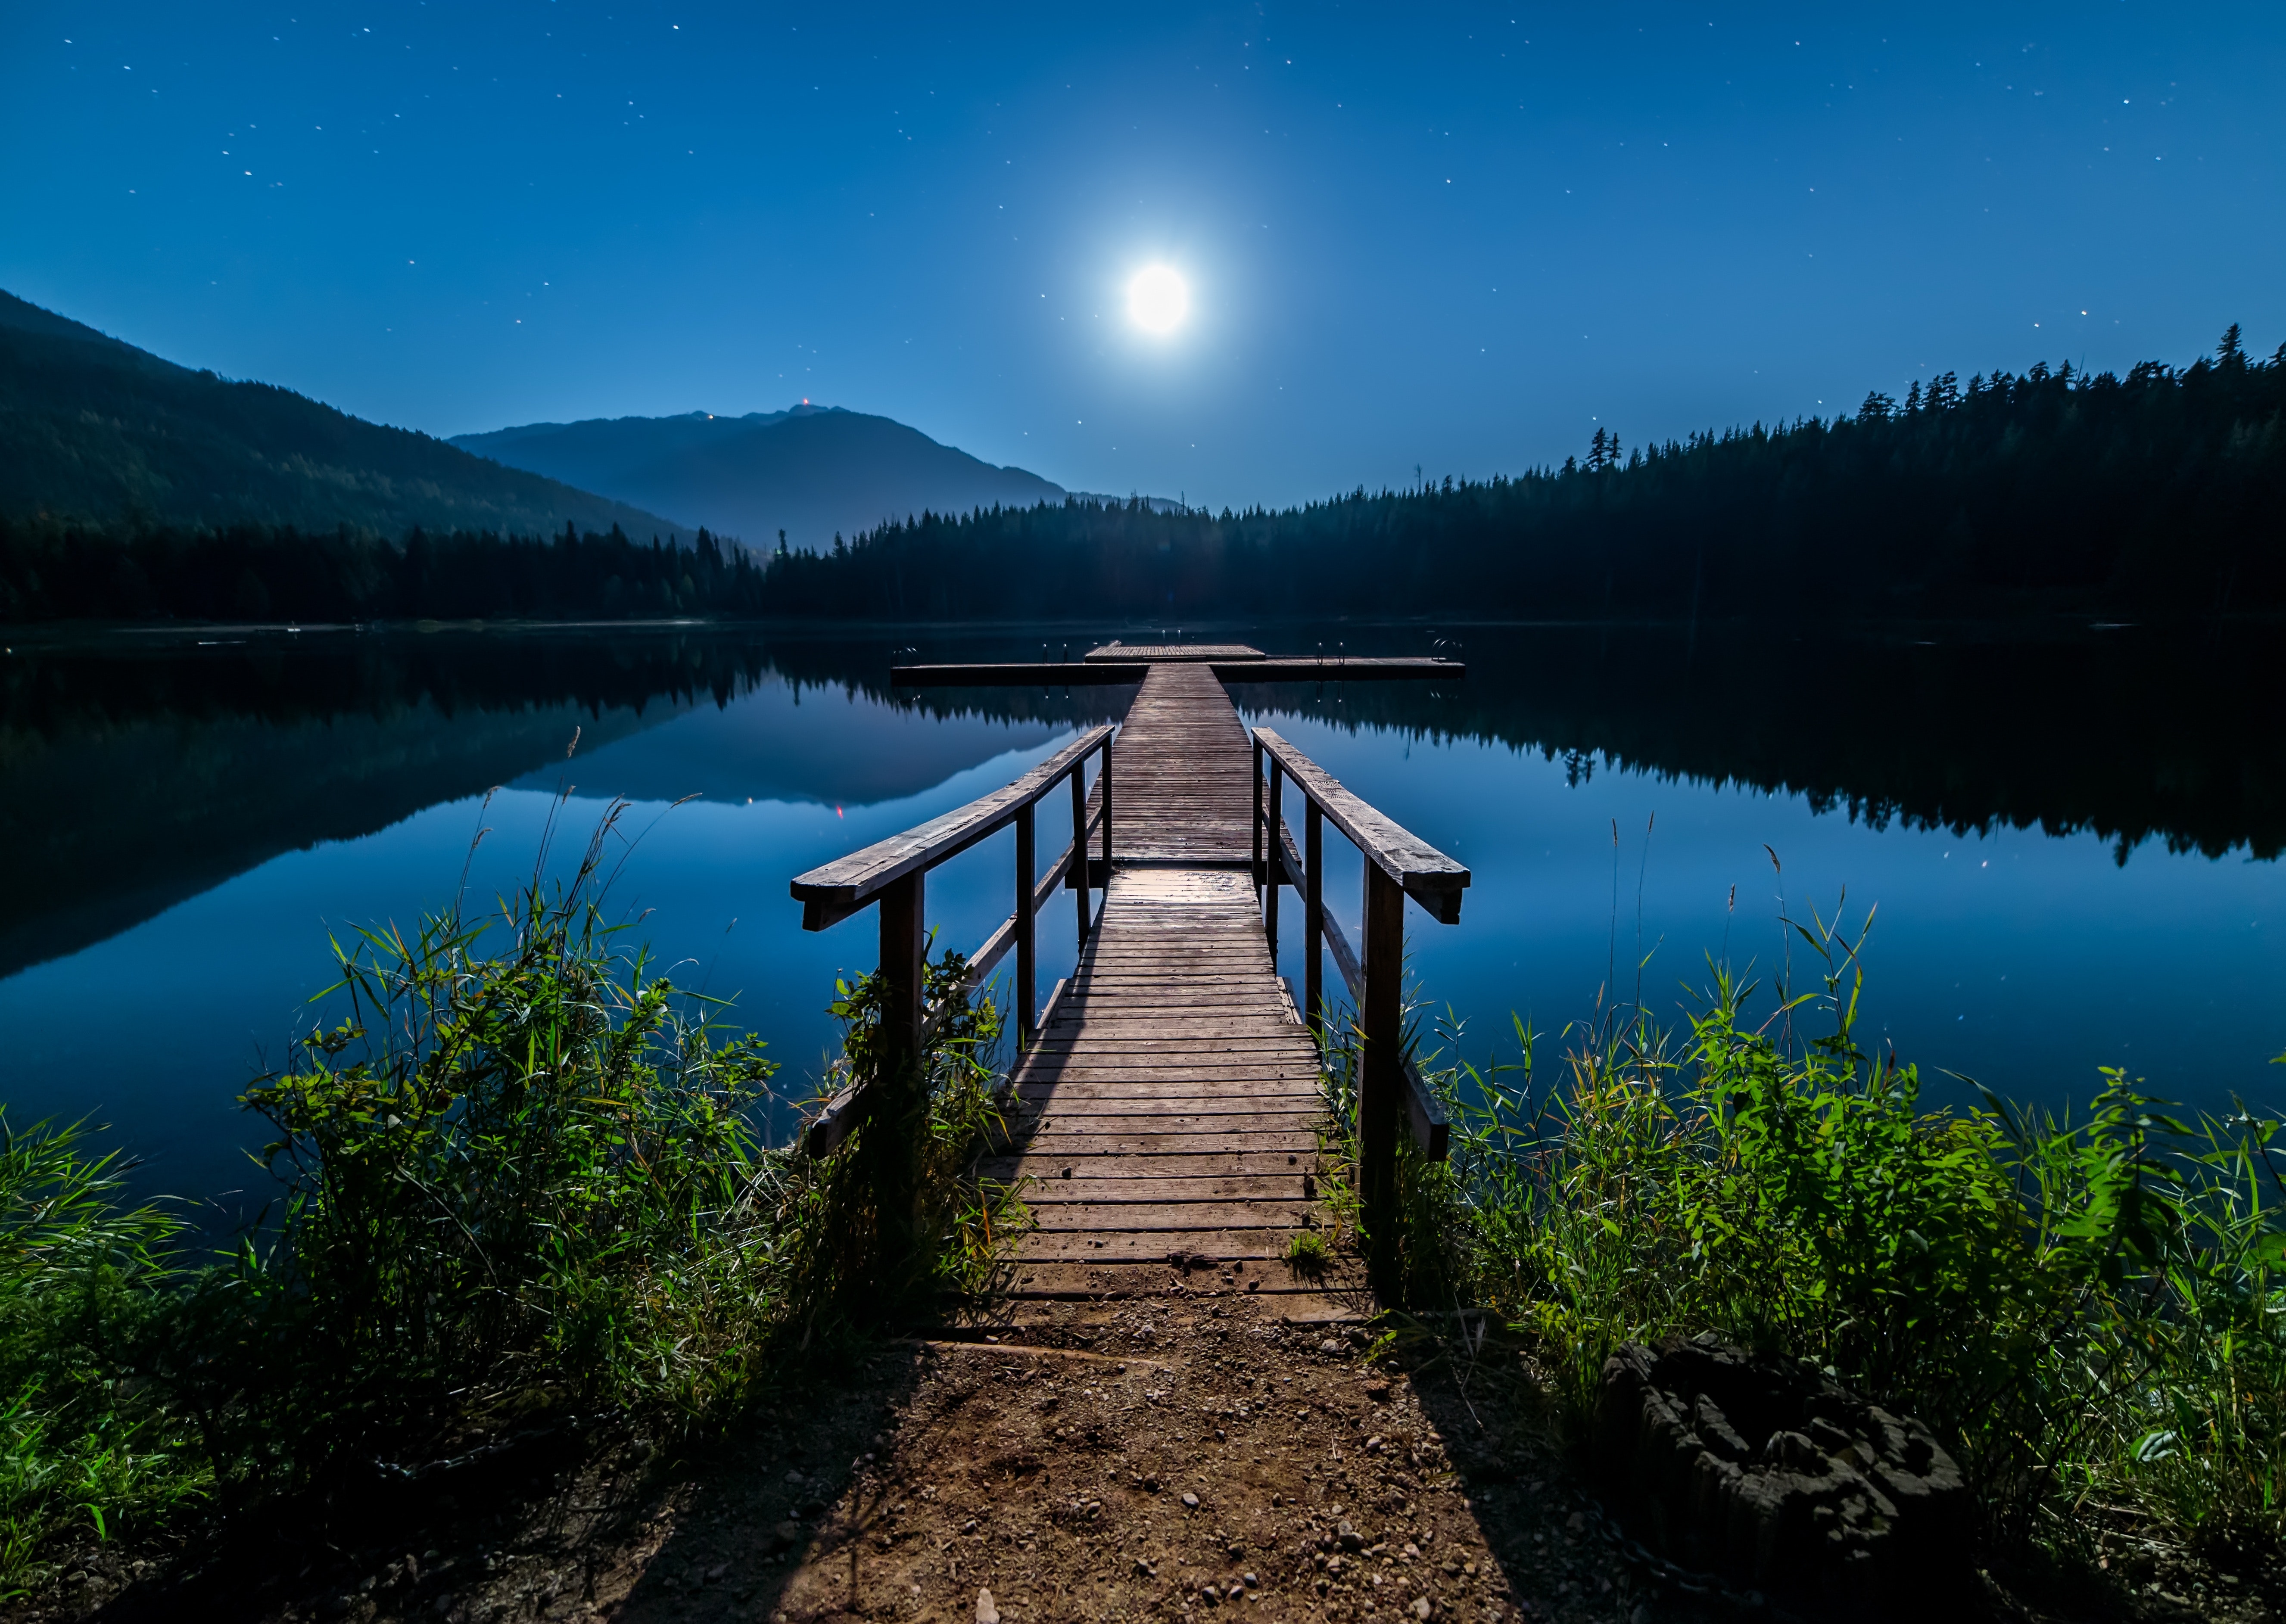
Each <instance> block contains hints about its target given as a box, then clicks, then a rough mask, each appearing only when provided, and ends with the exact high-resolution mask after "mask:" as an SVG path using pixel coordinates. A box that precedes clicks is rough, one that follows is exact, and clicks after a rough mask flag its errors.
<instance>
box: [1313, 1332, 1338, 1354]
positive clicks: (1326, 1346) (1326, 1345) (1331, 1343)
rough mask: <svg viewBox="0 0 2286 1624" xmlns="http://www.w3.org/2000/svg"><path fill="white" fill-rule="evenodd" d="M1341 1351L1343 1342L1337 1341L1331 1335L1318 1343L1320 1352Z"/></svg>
mask: <svg viewBox="0 0 2286 1624" xmlns="http://www.w3.org/2000/svg"><path fill="white" fill-rule="evenodd" d="M1341 1351H1342V1344H1340V1343H1338V1342H1336V1341H1335V1340H1334V1339H1333V1338H1332V1337H1331V1336H1328V1337H1327V1338H1326V1339H1325V1340H1324V1341H1323V1342H1321V1343H1320V1344H1318V1352H1320V1353H1338V1352H1341Z"/></svg>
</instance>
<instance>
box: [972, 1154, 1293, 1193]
mask: <svg viewBox="0 0 2286 1624" xmlns="http://www.w3.org/2000/svg"><path fill="white" fill-rule="evenodd" d="M1312 1162H1313V1158H1312V1155H1311V1154H1310V1153H1309V1152H1307V1151H1304V1152H1299V1153H1297V1152H1294V1151H1279V1150H1263V1149H1243V1150H1233V1151H1224V1152H1220V1153H1193V1152H1184V1151H1177V1152H1173V1153H1171V1154H1169V1155H1155V1156H1137V1155H1076V1156H1074V1155H1068V1156H1051V1155H1024V1156H992V1157H988V1158H987V1159H986V1160H985V1161H984V1162H983V1163H982V1164H981V1168H980V1171H981V1174H982V1176H983V1177H985V1178H987V1179H997V1180H998V1181H999V1182H1000V1183H1002V1184H1013V1183H1014V1182H1015V1181H1016V1180H1018V1179H1043V1180H1049V1181H1061V1180H1062V1179H1063V1177H1064V1171H1065V1170H1066V1169H1069V1170H1071V1178H1072V1180H1073V1181H1074V1182H1076V1181H1078V1180H1080V1179H1089V1180H1092V1181H1094V1182H1096V1183H1099V1184H1134V1185H1137V1186H1144V1187H1154V1188H1155V1187H1156V1186H1158V1185H1159V1184H1160V1183H1161V1182H1162V1181H1163V1180H1167V1179H1257V1178H1260V1179H1277V1178H1297V1179H1298V1178H1300V1177H1301V1176H1302V1174H1303V1173H1304V1172H1305V1171H1310V1169H1311V1167H1312Z"/></svg>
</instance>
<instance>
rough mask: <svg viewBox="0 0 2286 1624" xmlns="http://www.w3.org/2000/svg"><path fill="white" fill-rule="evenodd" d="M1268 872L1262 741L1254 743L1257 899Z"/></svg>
mask: <svg viewBox="0 0 2286 1624" xmlns="http://www.w3.org/2000/svg"><path fill="white" fill-rule="evenodd" d="M1268 872H1269V871H1268V870H1266V869H1265V868H1264V867H1263V866H1262V741H1261V740H1260V739H1258V738H1257V739H1256V740H1255V741H1254V890H1255V894H1256V896H1257V898H1259V896H1260V895H1261V892H1262V882H1263V880H1264V879H1265V877H1266V876H1267V875H1268Z"/></svg>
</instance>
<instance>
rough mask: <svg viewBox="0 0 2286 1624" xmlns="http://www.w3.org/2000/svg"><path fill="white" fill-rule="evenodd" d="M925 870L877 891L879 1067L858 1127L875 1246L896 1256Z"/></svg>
mask: <svg viewBox="0 0 2286 1624" xmlns="http://www.w3.org/2000/svg"><path fill="white" fill-rule="evenodd" d="M925 893H926V871H918V870H917V871H914V872H913V873H910V874H908V875H906V876H905V877H904V878H903V879H897V880H892V881H891V882H890V883H889V884H888V885H887V886H886V887H883V888H882V890H881V893H880V903H879V907H880V912H881V973H880V974H881V1070H880V1075H879V1076H878V1077H876V1078H875V1079H874V1084H873V1087H874V1089H875V1090H876V1091H877V1097H876V1099H875V1100H874V1103H873V1108H872V1110H871V1114H870V1116H869V1118H868V1121H867V1123H866V1128H865V1140H864V1143H865V1153H866V1159H867V1160H868V1161H869V1162H870V1163H871V1171H872V1182H873V1200H874V1207H875V1210H877V1211H878V1212H879V1214H880V1223H881V1250H882V1251H883V1253H884V1254H885V1256H886V1257H888V1258H890V1259H894V1260H896V1261H898V1262H902V1261H903V1259H905V1258H906V1257H910V1255H911V1253H912V1250H913V1246H914V1243H915V1240H916V1238H917V1237H916V1234H915V1225H916V1222H917V1220H918V1209H917V1202H918V1199H919V1194H920V1147H921V1141H922V1139H924V1138H925V1137H926V1128H927V1123H926V1116H927V1112H928V1098H927V1092H926V1089H925V1088H924V1087H923V1086H922V1083H921V1074H920V1059H921V1019H922V1013H923V1012H922V1009H921V992H922V986H921V960H922V955H923V951H924V943H925V942H926V934H925V932H924V929H923V925H922V919H923V915H924V912H925V909H924V905H923V898H924V895H925Z"/></svg>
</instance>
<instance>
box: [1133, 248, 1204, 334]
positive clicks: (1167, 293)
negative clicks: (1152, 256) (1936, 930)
mask: <svg viewBox="0 0 2286 1624" xmlns="http://www.w3.org/2000/svg"><path fill="white" fill-rule="evenodd" d="M1190 313H1191V290H1190V289H1189V288H1186V287H1185V286H1183V279H1182V278H1181V277H1179V276H1178V275H1176V274H1175V272H1173V271H1172V270H1171V269H1170V268H1169V267H1167V266H1165V265H1146V266H1145V267H1144V268H1143V269H1142V270H1140V271H1138V272H1136V273H1135V280H1133V281H1131V282H1130V283H1128V284H1127V316H1128V319H1130V320H1131V321H1132V322H1134V324H1135V325H1136V326H1137V327H1141V328H1142V329H1143V330H1144V331H1145V332H1147V333H1171V332H1173V331H1174V330H1175V329H1176V328H1177V327H1180V326H1182V325H1183V318H1184V317H1186V316H1187V315H1189V314H1190Z"/></svg>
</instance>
